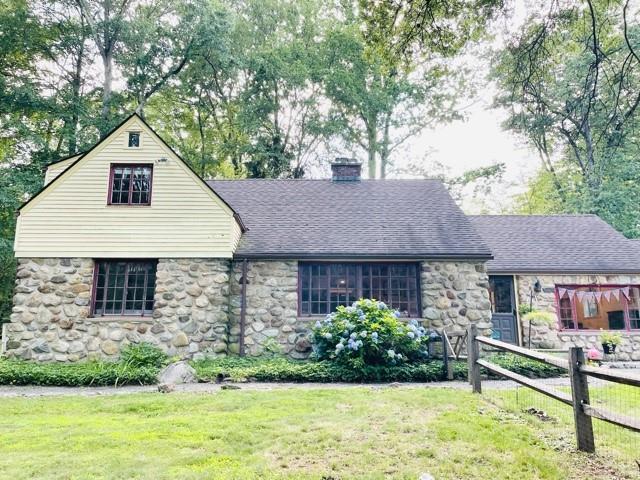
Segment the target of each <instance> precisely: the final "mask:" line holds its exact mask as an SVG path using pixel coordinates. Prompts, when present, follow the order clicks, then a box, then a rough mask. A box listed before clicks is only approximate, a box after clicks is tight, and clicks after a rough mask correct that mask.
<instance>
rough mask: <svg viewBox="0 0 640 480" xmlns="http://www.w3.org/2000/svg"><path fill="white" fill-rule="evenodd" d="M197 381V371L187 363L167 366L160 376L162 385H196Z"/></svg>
mask: <svg viewBox="0 0 640 480" xmlns="http://www.w3.org/2000/svg"><path fill="white" fill-rule="evenodd" d="M197 381H198V377H197V376H196V371H195V370H194V369H193V367H192V366H191V365H189V364H188V363H187V362H186V361H182V362H176V363H172V364H171V365H167V366H166V367H165V368H163V369H162V371H161V372H160V373H159V374H158V383H160V384H167V383H168V384H178V383H196V382H197Z"/></svg>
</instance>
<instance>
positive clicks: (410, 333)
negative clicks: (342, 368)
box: [325, 332, 416, 338]
mask: <svg viewBox="0 0 640 480" xmlns="http://www.w3.org/2000/svg"><path fill="white" fill-rule="evenodd" d="M407 336H408V337H409V338H416V334H415V333H413V332H407ZM325 338H326V336H325Z"/></svg>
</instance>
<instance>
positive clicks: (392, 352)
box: [387, 350, 396, 358]
mask: <svg viewBox="0 0 640 480" xmlns="http://www.w3.org/2000/svg"><path fill="white" fill-rule="evenodd" d="M387 355H389V356H390V357H391V358H395V356H396V352H394V351H393V350H387Z"/></svg>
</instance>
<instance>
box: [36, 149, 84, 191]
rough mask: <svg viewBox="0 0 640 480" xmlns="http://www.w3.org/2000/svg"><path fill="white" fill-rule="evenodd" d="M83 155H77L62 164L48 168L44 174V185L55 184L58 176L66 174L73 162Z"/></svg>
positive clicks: (58, 163)
mask: <svg viewBox="0 0 640 480" xmlns="http://www.w3.org/2000/svg"><path fill="white" fill-rule="evenodd" d="M80 156H81V155H76V156H75V157H70V158H67V159H66V160H63V161H62V162H57V163H54V164H53V165H51V166H49V167H47V171H46V172H45V174H44V184H45V185H48V184H49V183H51V182H53V181H54V180H55V179H56V177H57V176H58V175H60V174H61V173H62V172H64V171H65V170H66V169H67V168H69V166H71V164H72V163H73V162H75V161H76V160H77V159H78V158H80Z"/></svg>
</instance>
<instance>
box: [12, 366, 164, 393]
mask: <svg viewBox="0 0 640 480" xmlns="http://www.w3.org/2000/svg"><path fill="white" fill-rule="evenodd" d="M158 370H159V369H158V368H157V367H154V366H138V367H136V366H133V365H128V364H125V363H121V362H117V363H116V362H84V363H71V364H58V363H34V362H27V361H22V360H0V385H48V386H61V387H80V386H117V385H124V384H140V385H147V384H154V383H156V376H157V374H158Z"/></svg>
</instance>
